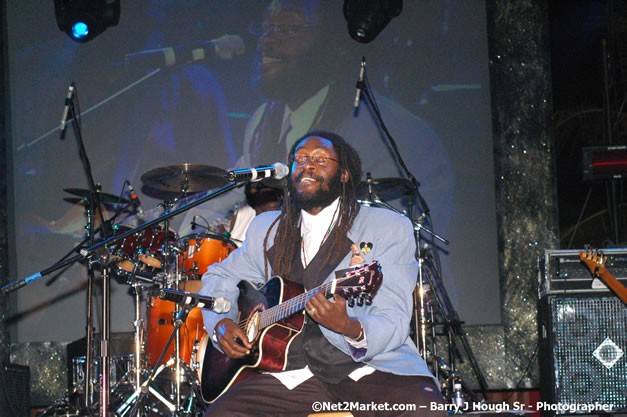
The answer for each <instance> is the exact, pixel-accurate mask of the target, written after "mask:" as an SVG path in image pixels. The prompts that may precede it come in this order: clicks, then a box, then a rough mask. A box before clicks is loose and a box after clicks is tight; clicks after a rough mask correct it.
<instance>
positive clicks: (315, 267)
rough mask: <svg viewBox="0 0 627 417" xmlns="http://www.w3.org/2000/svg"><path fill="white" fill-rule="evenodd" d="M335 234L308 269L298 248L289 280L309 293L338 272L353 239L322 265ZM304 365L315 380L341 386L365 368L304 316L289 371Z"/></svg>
mask: <svg viewBox="0 0 627 417" xmlns="http://www.w3.org/2000/svg"><path fill="white" fill-rule="evenodd" d="M335 233H336V231H335V230H334V231H333V232H332V233H331V235H330V236H329V238H328V239H327V240H326V241H325V242H324V243H323V244H322V246H321V247H320V250H319V251H318V253H317V254H316V256H314V258H313V259H312V260H311V262H310V263H309V264H308V265H307V268H303V264H302V261H301V258H300V247H298V248H295V250H294V251H293V259H294V264H293V266H292V276H291V277H290V280H292V281H294V282H298V283H299V284H302V285H303V286H304V287H305V289H307V290H309V289H312V288H315V287H317V286H319V285H320V284H322V283H323V282H324V279H325V278H326V277H327V276H328V275H329V274H331V273H332V272H333V271H335V269H336V268H337V266H338V265H339V263H340V261H341V260H342V259H343V258H344V257H345V256H346V254H347V253H348V252H349V251H350V249H351V244H352V243H353V242H351V240H350V239H348V238H345V239H346V240H345V242H344V243H343V246H342V250H341V251H338V252H337V253H333V254H331V257H330V258H329V260H328V261H327V263H326V264H323V262H324V261H325V260H326V259H327V256H328V255H329V250H330V246H331V245H330V244H329V242H330V241H331V240H332V239H333V235H334V234H335ZM268 252H269V253H268V257H269V259H270V264H271V265H272V264H273V260H274V255H275V250H274V246H273V247H272V248H270V250H269V251H268ZM305 365H309V369H310V370H311V372H312V373H313V374H314V375H315V376H316V377H318V378H319V379H320V380H322V381H324V382H327V383H330V384H337V383H339V382H340V381H341V380H343V379H344V378H345V377H346V376H347V375H348V374H350V373H351V372H352V371H353V370H355V369H357V368H358V367H360V366H362V365H360V364H358V363H357V362H355V361H353V359H352V358H351V357H350V356H348V355H347V354H345V353H344V352H342V351H341V350H339V349H337V348H336V347H335V346H333V345H332V344H331V343H329V342H328V341H327V339H326V338H325V337H324V335H323V334H322V332H321V331H320V327H319V326H318V324H316V322H315V321H313V320H312V319H311V318H309V316H306V317H305V325H304V326H303V331H302V332H301V333H300V334H299V335H298V336H296V337H295V338H294V340H293V341H292V343H291V344H290V347H289V351H288V354H287V368H286V369H287V370H291V369H301V368H304V367H305Z"/></svg>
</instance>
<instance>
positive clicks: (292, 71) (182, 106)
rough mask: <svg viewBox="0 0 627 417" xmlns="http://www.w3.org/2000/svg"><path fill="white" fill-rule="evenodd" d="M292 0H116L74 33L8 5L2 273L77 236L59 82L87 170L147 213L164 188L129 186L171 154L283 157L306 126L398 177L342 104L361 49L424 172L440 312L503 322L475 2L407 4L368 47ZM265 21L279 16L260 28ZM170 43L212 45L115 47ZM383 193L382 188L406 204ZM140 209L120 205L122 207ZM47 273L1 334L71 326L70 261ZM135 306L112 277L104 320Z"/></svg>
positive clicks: (59, 250)
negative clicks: (441, 288)
mask: <svg viewBox="0 0 627 417" xmlns="http://www.w3.org/2000/svg"><path fill="white" fill-rule="evenodd" d="M284 3H285V4H286V5H287V6H290V7H292V6H293V5H294V3H298V2H295V1H285V2H284ZM304 3H305V4H306V7H305V15H304V16H303V15H302V13H287V14H277V15H275V16H272V17H267V16H266V8H267V6H268V2H265V1H259V0H232V1H228V2H222V1H200V0H180V1H174V0H172V1H168V0H163V1H154V0H152V1H151V0H141V1H140V0H138V1H133V2H122V10H121V19H120V23H119V25H118V26H116V27H112V28H109V29H108V30H107V31H106V32H105V33H103V34H102V35H100V36H99V37H97V38H96V39H94V40H93V41H92V42H89V43H87V44H78V43H75V42H73V41H72V40H70V39H69V38H68V37H67V36H66V35H65V34H64V33H62V32H60V31H59V30H58V28H57V26H56V22H55V18H54V7H53V4H52V2H45V3H42V2H40V1H35V0H23V1H20V2H9V4H7V17H8V19H7V20H8V46H9V63H10V67H9V68H8V70H9V77H10V86H11V102H12V107H11V111H12V113H11V120H12V143H13V166H14V172H13V175H14V185H15V186H14V190H15V207H14V212H15V225H16V226H15V227H16V236H15V239H16V251H17V277H24V276H28V275H30V274H33V273H35V272H37V271H40V270H42V269H44V268H46V267H48V266H49V265H51V264H52V263H54V262H55V261H56V260H58V259H59V258H60V257H62V256H63V255H65V254H66V253H67V252H68V251H69V250H70V249H71V248H72V247H73V245H75V244H76V243H78V242H79V241H80V240H81V239H82V236H83V231H84V230H83V223H84V221H85V219H84V212H83V211H84V210H83V207H82V206H81V205H80V204H77V203H75V202H68V201H66V199H67V198H70V197H72V195H70V194H67V193H65V192H64V191H63V189H64V188H83V189H84V188H86V187H87V185H86V184H87V182H86V179H85V173H84V169H83V165H82V163H81V161H80V159H79V156H78V148H77V144H76V140H75V136H74V133H73V131H72V129H71V128H72V126H71V125H70V126H69V129H68V132H67V135H66V138H65V139H64V140H63V141H62V140H60V139H59V131H58V128H57V127H58V124H59V120H60V117H61V113H62V111H63V102H64V99H65V96H66V94H67V89H68V85H69V84H70V82H72V81H74V82H75V83H76V87H77V92H78V97H79V104H80V109H81V111H82V114H83V117H82V132H83V137H84V141H85V147H86V151H87V154H88V156H89V158H90V160H91V166H92V171H93V176H94V178H95V180H96V181H97V182H99V183H101V184H102V189H103V191H105V192H107V193H110V194H115V195H117V194H120V193H122V192H123V185H124V182H125V180H128V181H130V183H131V184H133V186H134V187H135V188H136V189H141V191H140V192H139V197H140V199H141V201H142V204H143V206H144V209H145V211H146V213H145V215H144V219H150V218H153V217H155V216H157V215H158V214H160V208H159V207H158V204H159V202H160V201H161V200H162V199H163V198H165V197H164V196H162V195H158V194H156V193H155V192H154V190H150V189H147V188H146V187H142V182H141V180H140V177H141V175H142V174H143V173H145V172H147V171H149V170H152V169H155V168H159V167H164V166H169V165H176V164H182V163H185V162H189V163H193V164H204V165H210V166H214V167H219V168H222V169H228V168H232V167H245V166H255V165H258V164H260V163H272V162H275V161H281V160H284V155H285V150H286V148H287V147H289V146H290V144H291V143H293V141H294V140H295V139H296V138H297V137H298V136H300V134H302V133H304V132H305V131H307V130H309V129H310V128H314V127H316V128H318V127H319V128H325V129H330V130H334V131H338V132H339V133H341V134H342V135H344V136H345V137H346V138H347V139H348V140H349V141H350V142H351V143H352V144H353V145H354V146H355V147H356V148H357V149H358V151H359V152H360V154H361V155H362V158H363V163H364V167H363V168H364V173H366V172H370V173H371V175H372V177H373V178H386V177H400V176H402V172H401V171H400V168H399V166H398V164H397V162H396V161H395V158H394V157H393V155H392V153H391V151H390V147H389V145H387V143H386V142H385V140H384V137H383V135H382V134H381V133H380V131H379V129H378V128H377V125H376V122H375V121H374V119H373V114H372V112H371V111H369V108H368V107H367V106H366V105H365V103H363V102H362V105H361V107H360V109H359V111H358V112H357V114H355V113H354V112H353V107H352V104H353V99H354V95H355V81H356V78H357V75H358V71H359V64H360V61H361V58H362V56H365V57H366V59H367V62H368V64H367V74H368V79H369V80H370V83H371V91H372V94H373V95H374V96H375V98H376V100H377V102H378V105H379V108H380V110H381V113H382V116H383V118H384V121H385V122H386V124H387V125H388V128H389V130H390V132H391V134H392V135H393V136H394V137H395V138H396V140H397V142H398V145H399V148H400V151H401V154H402V156H403V158H404V159H405V162H406V163H407V165H408V166H409V168H410V170H411V171H412V173H413V174H414V175H415V177H416V178H417V179H418V181H419V182H420V183H421V187H420V191H421V193H422V195H423V196H424V199H425V200H426V202H427V203H428V205H429V208H430V213H431V224H430V225H429V226H430V227H432V228H433V229H434V230H435V231H436V232H438V233H440V234H441V235H443V236H445V237H446V238H447V239H449V240H450V241H451V245H450V246H448V247H444V246H443V245H439V247H440V248H439V249H438V250H437V253H438V254H439V257H440V259H441V261H442V265H443V271H442V280H443V282H444V284H445V286H446V290H447V293H448V295H449V296H450V298H451V299H452V302H453V305H454V307H455V308H456V310H457V312H458V313H459V316H460V318H461V319H462V320H464V321H465V322H466V323H469V324H496V323H500V322H501V300H500V289H499V277H498V266H497V265H498V263H497V262H498V256H497V236H496V215H495V197H494V188H495V178H494V161H493V140H492V134H491V128H490V103H489V84H488V68H487V67H488V55H487V39H486V18H485V13H486V12H485V5H484V1H482V0H472V1H468V0H449V1H444V2H443V1H428V0H408V1H405V2H404V10H403V13H402V14H401V16H399V17H398V18H396V19H394V20H393V21H392V22H391V23H390V25H389V26H388V27H387V28H386V29H385V30H384V32H383V33H382V34H381V35H380V36H379V37H378V38H377V39H376V40H375V41H374V42H372V43H370V44H367V45H361V44H358V43H357V42H355V41H353V40H352V39H350V37H349V35H348V33H347V30H346V28H345V21H344V20H343V17H342V10H341V9H342V8H341V2H337V1H322V2H321V3H322V5H323V13H322V18H320V19H317V18H316V16H312V15H311V9H310V7H311V5H312V4H313V3H315V2H313V1H305V2H304ZM264 16H266V17H265V20H264ZM273 19H274V20H273ZM263 23H266V25H265V26H264V25H263ZM268 23H273V24H281V25H286V24H288V25H292V26H281V28H282V29H283V32H277V31H274V32H272V31H271V30H270V31H269V30H268V25H267V24H268ZM273 28H274V29H276V28H277V27H276V26H274V27H273ZM264 29H265V30H264ZM208 41H213V42H208ZM169 46H180V49H177V50H176V51H177V52H181V53H183V54H184V53H186V52H189V51H191V50H192V49H198V48H199V47H200V48H204V49H205V50H206V52H208V55H209V57H207V58H205V59H201V60H198V61H194V62H186V61H187V60H186V59H181V56H182V55H181V54H180V53H179V54H177V55H176V64H175V65H174V66H170V67H166V66H165V65H164V63H163V65H160V64H158V63H146V62H140V61H138V60H135V59H131V58H132V56H130V57H129V56H127V55H128V54H133V53H136V52H140V51H148V50H154V49H157V48H163V47H169ZM216 48H217V49H218V50H219V51H218V52H219V53H218V55H220V56H222V57H220V56H216V54H215V49H216ZM229 55H232V56H231V57H230V58H229V57H228V56H229ZM125 56H127V57H126V58H127V59H125ZM286 106H288V108H289V111H285V109H286ZM286 115H289V117H287V116H286ZM269 138H272V139H269ZM277 138H282V142H281V143H276V141H277ZM125 196H126V195H125ZM393 197H394V195H389V196H388V195H386V196H383V198H384V199H389V202H390V203H392V204H393V205H394V206H395V207H396V208H398V209H403V208H404V207H405V206H406V204H405V202H404V201H403V200H402V199H393ZM241 199H242V196H241V194H237V193H234V194H232V195H228V196H226V197H224V198H221V199H220V200H219V201H213V202H209V203H207V204H205V205H204V207H199V208H198V209H197V210H196V211H195V212H194V213H190V214H188V215H187V216H180V218H177V219H175V220H174V221H173V224H172V225H171V226H172V229H174V230H175V232H176V233H177V234H178V236H184V235H186V234H187V233H189V232H190V218H191V216H192V215H194V214H196V215H201V216H202V217H203V218H205V219H206V220H207V221H208V223H210V226H211V227H212V228H215V227H218V225H219V224H220V223H223V222H224V221H225V220H224V219H225V218H228V212H229V210H232V209H233V207H234V204H235V203H236V202H237V201H239V200H241ZM105 208H106V209H107V213H108V215H111V214H112V213H113V211H112V210H113V207H112V206H110V205H107V206H106V207H105ZM417 216H418V214H417V215H416V217H417ZM139 221H141V219H138V218H137V216H135V215H133V213H131V212H130V211H129V212H127V213H125V214H124V215H123V216H121V217H120V219H119V222H120V223H123V224H136V223H137V222H139ZM49 279H50V277H44V279H42V280H40V281H39V282H37V283H34V284H31V285H30V286H29V287H27V288H24V289H22V290H20V291H19V293H18V295H17V297H18V309H17V313H16V314H15V315H14V316H13V317H11V318H10V319H9V324H10V326H11V331H12V332H13V333H12V335H13V337H12V340H13V341H15V342H26V341H43V340H57V341H67V340H73V339H77V338H79V337H81V336H83V335H84V332H85V311H86V307H85V285H86V273H85V267H84V266H82V265H75V266H73V267H71V268H69V269H67V270H65V271H63V272H62V273H61V274H60V276H59V277H58V278H57V279H56V280H55V281H54V282H53V283H51V284H50V285H47V283H48V280H49ZM390 279H393V277H390ZM133 302H134V300H133V297H132V296H131V295H130V292H129V286H128V285H127V284H126V283H125V282H124V280H120V281H115V282H114V283H113V284H112V303H113V308H112V314H113V316H112V330H113V331H130V330H131V329H132V321H133V317H134V316H133ZM96 307H99V306H96ZM96 310H97V311H99V309H98V308H96ZM95 319H96V321H97V322H98V320H99V317H98V316H96V317H95Z"/></svg>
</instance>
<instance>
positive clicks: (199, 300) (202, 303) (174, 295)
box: [159, 288, 231, 313]
mask: <svg viewBox="0 0 627 417" xmlns="http://www.w3.org/2000/svg"><path fill="white" fill-rule="evenodd" d="M159 298H161V299H162V300H168V301H173V302H175V303H176V304H178V305H180V306H182V307H191V308H193V307H200V308H208V309H209V310H213V311H215V312H216V313H226V312H227V311H229V310H230V309H231V302H230V301H229V300H227V299H226V298H224V297H217V298H213V297H205V296H204V295H200V294H195V293H191V292H185V291H177V290H169V289H166V288H162V289H161V290H159Z"/></svg>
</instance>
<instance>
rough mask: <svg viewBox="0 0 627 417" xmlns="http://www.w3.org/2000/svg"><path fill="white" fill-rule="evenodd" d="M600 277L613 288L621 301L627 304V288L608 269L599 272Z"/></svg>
mask: <svg viewBox="0 0 627 417" xmlns="http://www.w3.org/2000/svg"><path fill="white" fill-rule="evenodd" d="M597 275H598V276H599V278H601V279H602V280H603V282H605V284H607V286H608V287H610V288H611V289H612V291H614V292H615V293H616V295H617V296H618V298H620V299H621V301H622V302H623V303H625V304H627V288H625V287H624V286H623V284H621V283H620V282H619V281H618V280H617V279H616V278H615V277H614V275H612V274H611V273H610V272H609V271H608V270H607V269H603V270H601V271H599V272H598V273H597Z"/></svg>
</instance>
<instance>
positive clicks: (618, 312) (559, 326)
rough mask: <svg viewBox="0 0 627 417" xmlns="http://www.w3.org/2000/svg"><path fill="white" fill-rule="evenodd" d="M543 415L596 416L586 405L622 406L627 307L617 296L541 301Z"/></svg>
mask: <svg viewBox="0 0 627 417" xmlns="http://www.w3.org/2000/svg"><path fill="white" fill-rule="evenodd" d="M539 307H540V308H539V313H540V314H539V327H540V329H539V330H540V358H539V360H540V372H541V378H542V400H543V402H545V403H548V404H549V405H552V408H553V409H552V410H550V411H548V412H547V411H546V410H545V412H543V414H544V415H555V414H557V415H559V414H601V413H602V410H600V409H598V408H597V409H594V410H592V411H587V409H586V406H584V405H587V404H606V405H612V406H613V410H614V411H617V410H620V409H623V408H625V407H627V307H626V306H625V304H623V303H622V302H621V300H620V299H619V298H618V297H615V296H613V295H611V294H608V295H606V296H600V295H583V294H577V295H568V294H564V295H550V296H547V297H544V298H542V299H541V300H540V306H539Z"/></svg>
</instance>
